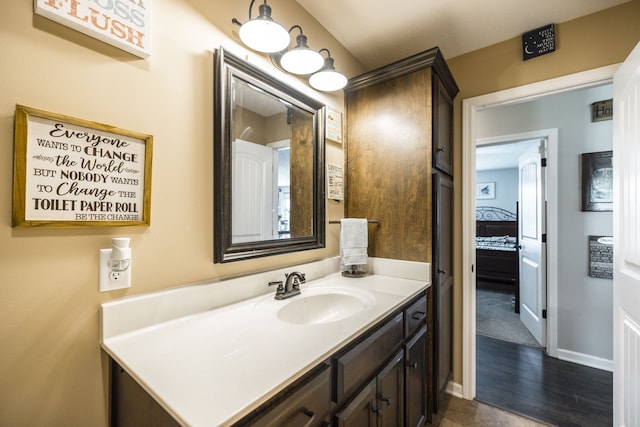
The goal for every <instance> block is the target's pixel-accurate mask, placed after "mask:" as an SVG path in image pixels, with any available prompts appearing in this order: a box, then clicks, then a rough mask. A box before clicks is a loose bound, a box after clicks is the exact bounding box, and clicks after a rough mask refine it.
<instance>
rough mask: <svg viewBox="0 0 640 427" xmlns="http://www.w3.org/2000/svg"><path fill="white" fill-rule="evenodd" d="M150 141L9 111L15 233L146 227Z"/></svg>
mask: <svg viewBox="0 0 640 427" xmlns="http://www.w3.org/2000/svg"><path fill="white" fill-rule="evenodd" d="M152 149H153V136H151V135H146V134H142V133H139V132H133V131H129V130H125V129H120V128H117V127H114V126H109V125H105V124H101V123H95V122H91V121H87V120H82V119H77V118H73V117H69V116H65V115H61V114H55V113H50V112H47V111H43V110H38V109H35V108H30V107H25V106H22V105H16V115H15V147H14V163H13V226H14V227H91V226H93V227H117V226H132V225H149V224H150V213H151V212H150V211H151V159H152Z"/></svg>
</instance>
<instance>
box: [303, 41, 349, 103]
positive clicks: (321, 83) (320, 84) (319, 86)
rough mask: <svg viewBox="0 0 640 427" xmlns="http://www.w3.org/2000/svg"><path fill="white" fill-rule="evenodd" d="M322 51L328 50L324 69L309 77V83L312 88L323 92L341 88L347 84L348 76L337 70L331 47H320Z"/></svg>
mask: <svg viewBox="0 0 640 427" xmlns="http://www.w3.org/2000/svg"><path fill="white" fill-rule="evenodd" d="M322 51H326V52H327V55H328V56H327V58H325V60H324V66H323V67H322V69H320V71H318V72H317V73H315V74H313V75H312V76H311V77H309V84H310V85H311V87H312V88H314V89H316V90H321V91H323V92H333V91H336V90H340V89H342V88H343V87H345V86H346V85H347V78H346V77H345V76H344V75H343V74H342V73H339V72H337V71H336V69H335V67H334V66H333V58H332V57H331V52H329V49H320V51H319V52H322Z"/></svg>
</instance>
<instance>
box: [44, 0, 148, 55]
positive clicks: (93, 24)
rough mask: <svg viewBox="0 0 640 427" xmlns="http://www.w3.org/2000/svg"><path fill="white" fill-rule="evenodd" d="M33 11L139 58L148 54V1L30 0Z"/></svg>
mask: <svg viewBox="0 0 640 427" xmlns="http://www.w3.org/2000/svg"><path fill="white" fill-rule="evenodd" d="M34 9H35V13H36V14H38V15H41V16H44V17H45V18H48V19H51V20H52V21H55V22H57V23H59V24H62V25H66V26H67V27H70V28H73V29H74V30H76V31H80V32H81V33H83V34H86V35H88V36H91V37H93V38H95V39H98V40H100V41H103V42H105V43H109V44H110V45H112V46H115V47H117V48H119V49H122V50H124V51H126V52H129V53H131V54H134V55H136V56H138V57H140V58H147V57H148V56H149V55H151V0H71V1H67V0H65V1H62V0H34Z"/></svg>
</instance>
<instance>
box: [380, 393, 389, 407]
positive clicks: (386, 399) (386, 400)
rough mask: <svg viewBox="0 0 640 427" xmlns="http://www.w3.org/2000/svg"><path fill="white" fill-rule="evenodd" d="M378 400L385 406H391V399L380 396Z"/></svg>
mask: <svg viewBox="0 0 640 427" xmlns="http://www.w3.org/2000/svg"><path fill="white" fill-rule="evenodd" d="M380 400H382V401H383V402H384V403H386V404H387V406H391V397H389V396H384V395H382V396H381V397H380Z"/></svg>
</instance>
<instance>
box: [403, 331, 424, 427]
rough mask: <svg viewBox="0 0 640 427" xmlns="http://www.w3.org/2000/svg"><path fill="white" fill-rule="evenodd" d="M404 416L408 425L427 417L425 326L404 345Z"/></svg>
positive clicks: (418, 423)
mask: <svg viewBox="0 0 640 427" xmlns="http://www.w3.org/2000/svg"><path fill="white" fill-rule="evenodd" d="M405 349H406V366H405V378H406V382H407V384H406V402H405V404H406V412H405V414H406V417H407V426H408V427H419V426H422V425H424V423H425V420H426V418H427V411H426V403H427V383H426V374H427V372H426V365H427V363H426V362H427V328H426V327H423V328H422V329H421V330H420V331H419V332H418V333H417V334H416V336H415V337H413V338H412V339H411V341H409V342H408V343H407V344H406V345H405Z"/></svg>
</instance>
